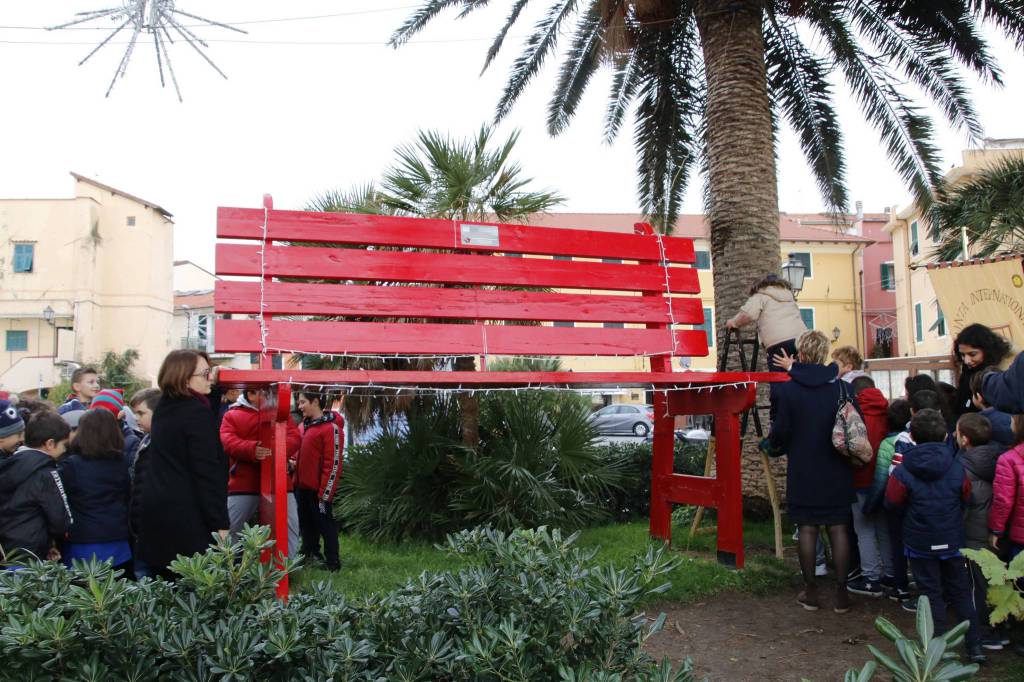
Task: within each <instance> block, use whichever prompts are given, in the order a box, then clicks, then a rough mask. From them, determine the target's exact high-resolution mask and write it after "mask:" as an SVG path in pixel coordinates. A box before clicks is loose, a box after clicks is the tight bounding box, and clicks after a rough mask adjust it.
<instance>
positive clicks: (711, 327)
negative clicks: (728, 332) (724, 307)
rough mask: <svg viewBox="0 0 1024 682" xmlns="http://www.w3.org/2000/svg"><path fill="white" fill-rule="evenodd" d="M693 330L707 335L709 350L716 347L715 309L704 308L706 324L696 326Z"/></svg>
mask: <svg viewBox="0 0 1024 682" xmlns="http://www.w3.org/2000/svg"><path fill="white" fill-rule="evenodd" d="M693 328H694V329H696V330H698V331H702V332H704V333H705V334H707V337H708V348H711V347H713V346H714V345H715V311H714V309H713V308H704V324H695V325H693Z"/></svg>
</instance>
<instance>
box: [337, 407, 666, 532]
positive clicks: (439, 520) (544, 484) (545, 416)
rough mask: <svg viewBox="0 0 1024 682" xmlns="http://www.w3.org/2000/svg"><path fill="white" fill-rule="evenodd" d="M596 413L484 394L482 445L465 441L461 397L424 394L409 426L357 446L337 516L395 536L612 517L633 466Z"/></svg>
mask: <svg viewBox="0 0 1024 682" xmlns="http://www.w3.org/2000/svg"><path fill="white" fill-rule="evenodd" d="M589 414H590V409H589V405H588V404H587V402H586V400H584V399H582V398H580V397H579V396H573V395H565V394H561V393H558V392H550V391H524V392H522V393H490V394H485V395H484V396H483V397H482V398H481V400H480V429H479V430H480V444H479V446H478V447H476V448H468V447H466V446H465V445H463V443H462V438H461V425H460V423H459V415H460V412H459V409H458V405H457V404H456V402H455V400H453V399H451V398H445V397H436V398H429V399H428V398H420V399H417V400H416V401H415V403H414V404H413V407H412V409H410V410H409V412H408V413H407V428H405V429H403V430H402V431H401V432H398V433H395V432H385V433H384V434H383V435H382V436H381V437H380V438H378V439H377V440H375V441H373V442H372V443H370V444H368V445H366V446H364V447H362V448H353V449H352V451H351V453H350V455H349V461H348V462H347V464H346V468H345V475H344V477H342V481H341V485H340V488H339V494H338V498H337V499H338V502H337V504H336V514H337V516H338V519H339V521H340V522H341V523H342V525H343V527H344V528H346V529H347V530H352V531H356V532H358V533H360V534H363V535H366V536H368V537H371V538H376V539H387V540H393V541H396V540H401V539H403V538H407V537H415V538H426V539H432V540H433V539H439V538H441V537H444V535H445V534H446V533H448V532H450V531H453V530H458V529H462V528H468V527H472V526H476V525H479V524H487V525H491V526H494V527H497V528H501V529H503V530H511V529H514V528H535V527H537V526H541V525H558V526H561V527H567V528H580V527H583V526H586V525H589V524H593V523H596V522H598V521H603V520H607V519H608V518H609V517H610V516H612V514H611V510H612V509H614V507H613V506H612V505H611V504H610V502H609V501H610V500H612V499H613V497H614V496H615V495H616V494H617V487H618V486H620V485H622V484H624V482H625V481H626V479H627V476H626V475H625V474H624V472H625V469H626V465H625V463H624V460H620V459H615V458H610V457H607V456H606V454H605V452H604V451H603V449H602V448H601V447H600V446H598V445H597V444H596V442H595V439H596V437H597V434H596V432H595V430H594V428H593V426H592V425H591V424H590V422H589V421H588V418H587V417H588V415H589ZM648 479H649V474H648Z"/></svg>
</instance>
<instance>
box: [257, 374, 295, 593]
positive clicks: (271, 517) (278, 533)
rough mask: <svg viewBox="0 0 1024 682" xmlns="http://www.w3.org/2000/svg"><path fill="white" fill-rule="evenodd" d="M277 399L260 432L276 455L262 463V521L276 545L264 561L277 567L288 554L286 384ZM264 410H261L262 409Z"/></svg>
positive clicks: (284, 587)
mask: <svg viewBox="0 0 1024 682" xmlns="http://www.w3.org/2000/svg"><path fill="white" fill-rule="evenodd" d="M275 397H276V401H275V402H274V403H271V404H272V405H273V407H272V410H273V411H272V414H271V415H267V416H268V417H271V416H272V418H273V421H272V422H270V423H268V424H267V425H266V427H264V428H261V434H262V433H266V432H269V433H271V434H272V437H271V438H270V439H269V440H270V442H271V443H272V446H271V449H272V450H273V453H274V454H273V456H271V457H269V458H268V459H265V460H263V462H262V463H261V465H260V523H261V524H264V525H267V526H270V537H271V539H272V540H274V547H273V548H272V549H271V550H270V551H268V552H265V553H264V554H263V561H265V562H266V561H276V562H277V563H278V566H280V565H281V561H282V560H284V559H286V558H287V557H288V430H287V428H288V423H287V421H286V420H287V419H291V415H290V414H289V407H290V400H291V392H290V391H289V390H288V387H287V386H284V385H282V386H278V390H277V395H276V396H275ZM261 411H262V410H261ZM277 596H278V598H280V599H287V598H288V576H285V577H284V578H282V579H281V582H279V583H278V585H277Z"/></svg>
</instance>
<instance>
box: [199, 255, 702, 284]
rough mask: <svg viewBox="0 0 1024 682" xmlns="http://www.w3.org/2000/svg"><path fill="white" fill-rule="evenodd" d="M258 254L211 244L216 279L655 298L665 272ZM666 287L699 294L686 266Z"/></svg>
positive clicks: (551, 263)
mask: <svg viewBox="0 0 1024 682" xmlns="http://www.w3.org/2000/svg"><path fill="white" fill-rule="evenodd" d="M260 251H261V247H259V246H256V245H248V244H218V245H217V274H219V275H243V276H245V275H248V276H260V275H261V274H264V275H267V276H273V277H301V278H308V279H320V278H323V279H337V280H346V279H353V280H362V281H374V280H376V281H389V282H424V283H438V284H440V283H446V284H489V285H498V286H523V287H557V288H562V289H604V290H614V291H650V292H662V293H664V292H665V286H666V283H665V268H662V267H661V266H658V265H620V264H616V263H580V262H572V261H558V260H548V259H540V258H505V257H499V256H477V255H468V254H450V253H405V252H399V251H365V250H363V249H332V248H319V247H315V246H271V247H268V248H267V249H266V264H265V266H264V267H263V268H262V269H261V267H260ZM668 284H669V286H670V288H671V291H672V292H673V293H677V294H695V293H699V292H700V282H699V281H698V279H697V271H696V270H694V269H692V268H668Z"/></svg>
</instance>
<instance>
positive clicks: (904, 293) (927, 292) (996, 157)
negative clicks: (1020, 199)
mask: <svg viewBox="0 0 1024 682" xmlns="http://www.w3.org/2000/svg"><path fill="white" fill-rule="evenodd" d="M1012 156H1024V139H1016V140H986V142H985V146H984V147H982V148H981V149H967V150H964V152H963V163H962V164H961V165H960V166H957V167H955V168H953V169H951V170H950V171H949V172H948V173H946V176H945V180H946V182H947V183H949V184H950V185H953V186H955V185H956V184H957V183H961V182H966V181H969V180H971V179H972V178H974V177H975V176H976V175H977V174H978V173H980V172H981V171H983V170H984V169H985V168H986V167H988V166H989V165H991V164H992V163H995V162H999V161H1001V160H1003V159H1006V158H1007V157H1012ZM885 231H886V232H888V233H889V234H891V235H892V245H893V264H894V274H895V282H896V318H897V325H898V334H899V338H900V339H901V340H900V354H901V355H904V356H912V357H922V356H938V355H949V353H950V352H951V350H952V343H953V339H952V338H951V336H950V329H949V325H948V324H947V323H946V318H945V312H944V311H943V310H942V308H941V307H940V306H939V302H938V299H937V297H936V295H935V289H934V288H933V287H932V282H931V279H930V278H929V276H928V270H927V268H926V267H925V266H926V265H927V264H928V263H932V262H934V261H935V260H936V259H935V256H934V252H935V249H936V247H937V242H936V241H935V240H933V239H932V238H931V237H930V236H929V232H930V224H929V222H928V218H927V216H925V215H924V214H923V212H922V211H921V208H920V207H919V206H918V205H917V204H916V203H914V204H911V205H909V206H907V207H904V208H900V209H897V210H895V211H893V212H892V213H891V214H890V216H889V221H888V223H887V224H886V226H885ZM967 255H968V257H969V256H970V254H967Z"/></svg>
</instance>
